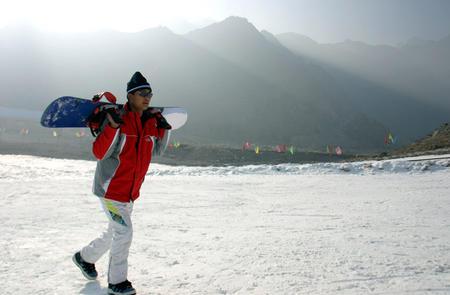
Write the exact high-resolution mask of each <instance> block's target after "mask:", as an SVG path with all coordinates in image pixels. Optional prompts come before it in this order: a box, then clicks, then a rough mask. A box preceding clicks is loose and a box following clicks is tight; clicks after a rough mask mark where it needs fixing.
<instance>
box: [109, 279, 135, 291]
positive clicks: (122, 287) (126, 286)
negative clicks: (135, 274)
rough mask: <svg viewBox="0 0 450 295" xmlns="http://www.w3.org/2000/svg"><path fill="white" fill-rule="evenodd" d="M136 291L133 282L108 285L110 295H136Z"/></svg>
mask: <svg viewBox="0 0 450 295" xmlns="http://www.w3.org/2000/svg"><path fill="white" fill-rule="evenodd" d="M135 294H136V290H135V289H134V288H133V286H131V282H129V281H128V280H126V281H125V282H122V283H118V284H108V295H135Z"/></svg>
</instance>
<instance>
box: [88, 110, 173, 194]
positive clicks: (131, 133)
mask: <svg viewBox="0 0 450 295" xmlns="http://www.w3.org/2000/svg"><path fill="white" fill-rule="evenodd" d="M121 118H122V120H123V122H124V123H122V124H121V125H120V127H119V128H117V129H114V128H112V127H111V126H110V125H109V124H107V122H105V125H104V128H103V131H102V132H101V133H100V134H99V135H98V136H97V138H96V139H95V141H94V143H93V148H92V151H93V154H94V156H95V157H96V158H97V159H98V161H97V168H96V171H95V178H94V185H93V193H94V194H95V195H96V196H98V197H103V198H107V199H111V200H115V201H119V202H130V201H135V200H136V199H137V198H138V197H139V190H140V188H141V185H142V183H143V181H144V178H145V174H146V173H147V170H148V168H149V165H150V161H151V159H152V154H153V153H154V152H155V151H156V150H158V151H162V150H163V148H162V147H161V146H163V145H165V144H166V142H167V141H168V137H169V133H170V132H169V131H167V132H166V130H165V129H160V128H157V127H156V119H155V118H154V117H152V116H149V114H148V113H146V112H144V114H143V115H142V117H140V116H139V114H138V113H136V112H131V111H129V108H128V105H125V107H124V109H123V110H122V114H121ZM105 121H107V120H105Z"/></svg>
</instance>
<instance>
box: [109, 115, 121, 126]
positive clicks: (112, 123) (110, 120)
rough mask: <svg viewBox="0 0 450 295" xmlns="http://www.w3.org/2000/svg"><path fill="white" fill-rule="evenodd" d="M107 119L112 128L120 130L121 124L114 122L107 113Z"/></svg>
mask: <svg viewBox="0 0 450 295" xmlns="http://www.w3.org/2000/svg"><path fill="white" fill-rule="evenodd" d="M106 119H107V120H108V121H109V126H111V127H112V128H114V129H117V128H119V126H120V124H119V123H117V122H116V121H114V119H113V117H112V116H111V114H110V113H106Z"/></svg>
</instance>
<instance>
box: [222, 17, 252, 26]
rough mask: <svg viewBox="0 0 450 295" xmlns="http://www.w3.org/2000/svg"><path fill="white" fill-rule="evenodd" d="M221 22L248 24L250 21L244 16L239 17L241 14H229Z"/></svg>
mask: <svg viewBox="0 0 450 295" xmlns="http://www.w3.org/2000/svg"><path fill="white" fill-rule="evenodd" d="M222 23H238V24H246V25H248V24H250V22H249V21H248V19H246V18H245V17H241V16H229V17H227V18H226V19H224V20H223V21H222Z"/></svg>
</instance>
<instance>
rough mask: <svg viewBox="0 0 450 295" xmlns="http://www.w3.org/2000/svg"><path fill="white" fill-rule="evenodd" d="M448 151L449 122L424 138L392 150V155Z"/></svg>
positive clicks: (449, 140)
mask: <svg viewBox="0 0 450 295" xmlns="http://www.w3.org/2000/svg"><path fill="white" fill-rule="evenodd" d="M448 152H450V123H445V124H442V125H441V126H440V127H439V128H438V129H436V130H434V131H433V132H431V133H430V134H428V135H427V136H425V137H424V138H421V139H419V140H417V141H416V142H414V143H412V144H410V145H408V146H406V147H403V148H400V149H398V150H395V151H393V152H392V155H393V156H398V155H417V154H427V153H436V154H438V153H448Z"/></svg>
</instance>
